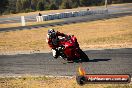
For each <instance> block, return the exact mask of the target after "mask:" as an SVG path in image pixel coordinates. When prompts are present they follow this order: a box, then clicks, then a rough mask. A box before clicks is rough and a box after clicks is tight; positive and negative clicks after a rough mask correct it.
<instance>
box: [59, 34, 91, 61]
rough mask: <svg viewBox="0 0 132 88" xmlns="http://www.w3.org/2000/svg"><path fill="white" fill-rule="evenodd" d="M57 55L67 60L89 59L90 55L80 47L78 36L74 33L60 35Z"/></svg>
mask: <svg viewBox="0 0 132 88" xmlns="http://www.w3.org/2000/svg"><path fill="white" fill-rule="evenodd" d="M59 45H60V46H59V47H58V48H57V51H58V52H57V55H58V56H60V57H61V58H63V59H64V60H67V61H89V58H88V56H87V55H86V54H85V53H84V52H83V51H82V50H81V49H80V47H79V44H78V42H77V38H76V37H75V36H74V35H69V36H68V37H67V38H66V37H59Z"/></svg>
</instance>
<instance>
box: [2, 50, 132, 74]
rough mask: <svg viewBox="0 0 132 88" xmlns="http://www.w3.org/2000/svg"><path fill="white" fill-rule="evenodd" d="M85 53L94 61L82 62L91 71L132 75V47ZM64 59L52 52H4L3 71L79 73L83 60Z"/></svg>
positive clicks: (3, 72)
mask: <svg viewBox="0 0 132 88" xmlns="http://www.w3.org/2000/svg"><path fill="white" fill-rule="evenodd" d="M85 53H86V54H87V55H88V56H89V58H90V61H89V62H83V63H82V66H83V68H85V70H86V72H87V73H89V74H91V73H93V74H101V73H102V74H130V75H132V48H124V49H106V50H87V51H85ZM62 62H64V61H63V60H62V59H61V58H58V59H53V58H52V54H51V53H38V54H25V55H24V54H23V55H7V56H6V55H1V56H0V75H4V76H5V75H11V74H12V75H14V74H17V75H18V74H19V75H22V74H32V75H33V74H35V75H36V74H37V75H55V76H60V75H61V76H71V75H76V73H77V69H78V67H79V63H75V62H74V63H66V64H64V63H62Z"/></svg>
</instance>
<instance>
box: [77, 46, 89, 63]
mask: <svg viewBox="0 0 132 88" xmlns="http://www.w3.org/2000/svg"><path fill="white" fill-rule="evenodd" d="M79 53H80V58H81V60H82V61H89V58H88V56H87V55H86V54H85V53H84V52H83V51H82V50H81V49H80V50H79Z"/></svg>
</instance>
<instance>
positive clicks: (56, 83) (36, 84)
mask: <svg viewBox="0 0 132 88" xmlns="http://www.w3.org/2000/svg"><path fill="white" fill-rule="evenodd" d="M0 88H132V84H85V85H83V86H79V85H78V84H77V83H76V79H75V77H73V78H56V77H52V78H50V77H30V76H28V77H19V78H17V77H16V78H12V77H10V78H0Z"/></svg>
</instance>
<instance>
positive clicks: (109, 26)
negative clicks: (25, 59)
mask: <svg viewBox="0 0 132 88" xmlns="http://www.w3.org/2000/svg"><path fill="white" fill-rule="evenodd" d="M131 24H132V16H125V17H120V18H113V19H108V20H99V21H93V22H84V23H76V24H69V25H64V26H56V27H53V28H55V29H56V30H57V31H60V32H64V33H66V34H74V35H75V36H76V37H77V39H78V42H79V44H80V46H81V48H131V47H132V25H131ZM48 29H49V28H38V29H32V30H17V31H10V32H1V33H0V52H7V51H24V50H34V51H41V50H49V47H48V45H47V43H46V42H45V39H46V34H47V30H48Z"/></svg>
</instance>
